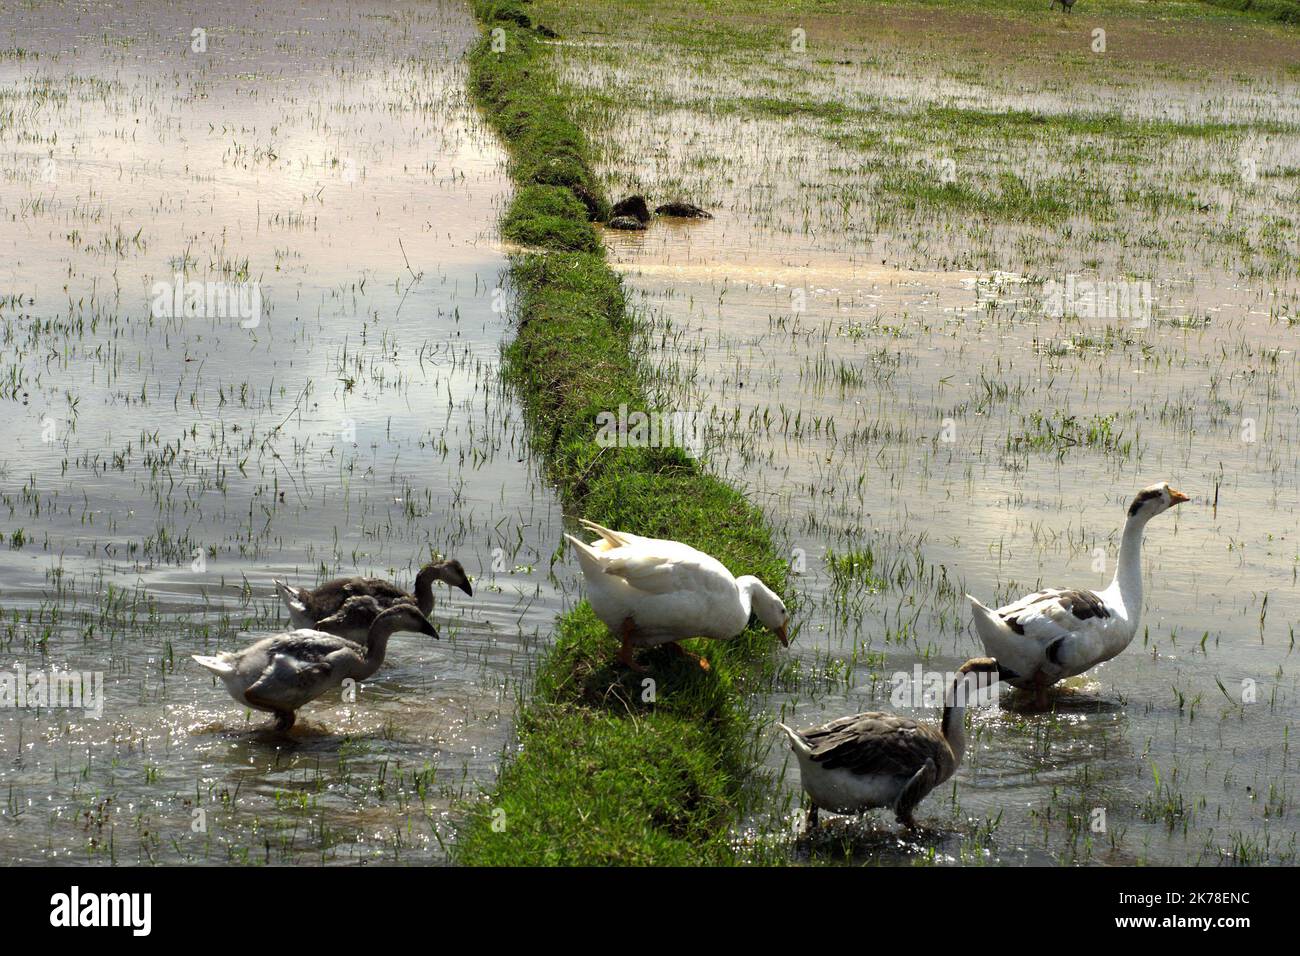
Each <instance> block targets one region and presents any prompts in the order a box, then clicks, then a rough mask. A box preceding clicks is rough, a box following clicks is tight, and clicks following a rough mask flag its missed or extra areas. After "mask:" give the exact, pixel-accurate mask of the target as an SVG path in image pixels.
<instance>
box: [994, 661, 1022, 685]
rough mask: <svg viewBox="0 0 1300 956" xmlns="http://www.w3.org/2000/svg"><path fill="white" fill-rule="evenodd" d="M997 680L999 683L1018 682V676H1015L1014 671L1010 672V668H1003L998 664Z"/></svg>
mask: <svg viewBox="0 0 1300 956" xmlns="http://www.w3.org/2000/svg"><path fill="white" fill-rule="evenodd" d="M998 680H1000V681H1003V680H1020V675H1019V674H1017V673H1016V672H1015V671H1013V670H1011V669H1010V668H1006V667H1003V666H1002V665H1001V664H999V665H998Z"/></svg>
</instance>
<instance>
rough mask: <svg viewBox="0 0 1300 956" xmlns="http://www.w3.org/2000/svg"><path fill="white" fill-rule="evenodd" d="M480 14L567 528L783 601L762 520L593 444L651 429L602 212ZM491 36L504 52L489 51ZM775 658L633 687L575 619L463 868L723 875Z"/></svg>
mask: <svg viewBox="0 0 1300 956" xmlns="http://www.w3.org/2000/svg"><path fill="white" fill-rule="evenodd" d="M474 8H475V14H476V15H477V16H478V18H479V20H480V21H481V22H482V24H483V25H484V27H485V28H486V29H487V31H488V33H487V35H485V37H484V38H483V40H482V41H480V43H479V44H478V45H477V46H476V47H475V48H474V50H473V51H472V52H471V55H470V75H471V88H472V91H473V95H474V96H475V97H476V99H477V101H478V103H479V105H480V107H481V108H482V110H483V111H484V113H485V114H486V116H487V117H488V120H489V122H490V123H491V124H492V125H493V126H494V127H495V128H496V130H497V131H498V133H499V134H500V136H501V138H502V140H503V141H504V142H505V144H506V146H507V148H508V150H509V153H510V157H511V171H512V176H513V178H514V180H515V183H516V185H517V191H516V193H515V196H514V198H513V200H512V202H511V203H510V206H509V208H508V209H507V211H506V214H505V217H504V219H503V221H502V232H503V234H504V235H505V236H506V238H508V239H510V240H513V241H516V242H519V243H521V244H525V245H527V246H528V247H529V248H530V250H531V251H528V252H526V253H523V254H521V255H518V256H517V257H515V259H514V260H513V263H512V279H513V282H514V285H515V287H516V292H517V303H518V313H519V329H518V334H517V336H516V338H515V340H514V341H513V343H512V344H511V345H510V346H509V347H508V349H507V354H506V370H507V375H508V376H509V377H510V378H511V379H512V381H513V383H514V384H515V386H516V387H517V388H518V390H519V392H520V394H521V396H522V399H523V405H524V409H525V414H526V417H527V421H528V425H529V429H530V434H531V436H532V442H533V447H534V448H535V449H537V450H538V451H539V452H541V454H542V455H543V459H544V462H545V467H546V469H547V472H548V475H549V477H550V478H551V480H552V481H554V483H555V484H556V486H557V487H558V488H559V491H560V494H561V497H562V499H563V501H564V504H565V507H566V510H567V511H568V512H569V513H571V514H580V515H583V516H585V517H589V518H591V519H593V520H595V521H598V522H600V523H601V524H605V525H608V526H611V527H615V528H623V529H626V530H629V531H635V532H638V533H640V534H646V535H651V536H658V537H671V538H676V539H679V540H682V541H686V542H688V543H690V544H692V545H694V546H696V547H698V548H701V549H703V550H705V551H707V552H709V553H711V554H714V555H716V556H718V558H720V559H721V560H722V561H723V562H724V563H725V564H726V565H727V566H728V567H729V568H731V569H732V571H733V572H735V573H742V572H743V573H753V574H757V575H759V576H760V577H761V578H763V580H765V581H766V582H768V583H769V584H770V585H771V586H772V587H774V588H775V589H777V590H780V589H782V587H783V585H784V580H785V565H784V562H783V561H782V560H781V558H780V556H779V555H778V554H777V553H776V551H775V549H774V548H773V545H772V541H771V536H770V534H769V532H768V530H767V528H766V526H765V525H764V522H763V519H762V517H761V515H760V513H759V512H758V511H757V510H756V509H755V508H754V507H752V506H751V505H750V504H749V503H748V502H747V501H746V500H745V498H744V497H743V496H742V495H741V494H740V493H739V492H737V491H736V490H735V489H734V488H732V487H730V486H729V485H726V484H724V483H722V482H720V481H718V480H717V479H715V478H713V477H710V476H709V475H707V474H705V473H704V472H703V471H702V470H701V469H700V467H699V466H698V464H697V463H696V462H695V461H694V460H693V459H691V458H690V457H689V456H687V455H686V454H685V453H684V452H683V451H682V450H680V449H677V448H602V447H599V446H598V445H597V443H596V441H595V436H596V430H597V426H596V416H597V414H598V413H600V412H602V411H606V410H615V409H618V407H619V406H620V405H624V404H626V405H627V406H628V407H629V408H630V409H643V410H647V411H648V410H650V407H649V401H648V397H647V394H646V392H645V389H644V387H643V385H642V380H641V376H640V375H639V374H638V370H637V367H636V361H635V359H634V358H633V355H632V334H633V325H632V320H631V318H630V316H629V314H628V311H627V307H626V304H625V302H624V297H623V290H622V286H621V284H620V282H619V279H618V277H617V276H616V275H615V274H614V273H613V272H612V271H611V270H610V269H609V268H608V267H607V266H606V263H605V260H604V255H603V248H602V246H601V244H600V241H599V238H598V237H597V236H596V234H595V232H594V231H593V229H592V227H591V224H590V222H589V219H590V218H592V217H599V216H600V215H602V214H603V213H604V212H606V211H607V210H608V204H607V203H606V201H605V200H604V198H603V197H602V196H601V190H600V186H599V184H598V182H597V180H596V178H595V176H594V175H593V174H592V172H591V169H590V166H589V163H588V146H587V142H586V140H585V138H584V136H583V134H582V131H581V130H580V129H579V128H578V127H577V126H576V125H575V124H574V123H573V122H572V121H571V120H570V119H569V117H568V115H567V112H566V108H565V103H564V101H563V99H562V96H561V94H560V93H559V92H558V89H557V87H556V85H555V83H554V82H553V80H552V78H551V77H550V76H549V74H548V71H547V69H546V64H545V55H544V50H543V47H542V44H541V41H540V39H539V33H538V29H537V28H536V26H535V25H533V24H532V23H531V21H530V18H529V15H528V9H529V8H528V7H527V6H526V5H522V4H518V3H491V2H482V0H480V2H476V3H475V4H474ZM496 29H500V30H503V31H504V39H505V49H504V51H502V52H493V50H492V40H493V36H492V31H494V30H496ZM501 36H502V34H497V38H498V42H499V40H500V38H501ZM774 644H775V638H774V637H773V636H772V635H771V634H769V633H766V632H760V631H758V630H755V629H750V630H748V631H746V632H745V634H744V635H742V636H741V637H740V638H738V639H736V640H734V641H729V642H709V643H708V646H707V647H698V648H696V649H697V650H699V651H703V652H705V653H706V655H707V657H708V659H709V660H710V662H711V663H712V669H711V670H710V671H708V672H705V671H702V670H701V669H700V668H698V667H697V666H695V665H694V664H693V663H691V662H690V661H688V660H687V659H685V658H680V657H675V656H674V655H672V654H671V653H669V652H665V651H654V652H649V653H643V655H642V657H641V660H642V662H643V663H646V664H648V665H649V666H650V668H651V670H650V672H649V673H648V674H647V675H639V674H632V673H630V672H628V671H626V669H624V668H622V667H621V666H619V665H618V664H617V663H616V662H615V659H614V653H615V649H616V642H615V640H614V638H613V637H612V636H611V635H609V633H608V632H607V631H606V629H605V627H604V626H603V625H602V624H601V623H600V622H599V621H598V620H597V619H596V617H595V615H594V614H593V613H592V611H591V608H590V607H589V606H588V605H587V604H585V603H584V604H582V605H580V606H578V607H577V608H575V609H574V610H572V611H570V612H569V613H567V614H564V615H562V616H561V617H560V618H559V619H558V621H557V626H556V635H555V644H554V646H553V648H552V649H551V650H550V651H549V652H548V653H547V655H546V657H545V658H544V659H543V661H542V662H541V663H540V665H539V670H538V673H537V676H536V680H535V684H534V687H533V696H532V698H531V700H529V701H527V702H524V703H522V705H521V708H520V713H519V717H518V722H517V729H518V736H519V744H520V751H519V753H518V754H517V755H516V756H514V757H513V758H512V759H510V760H508V761H507V762H506V764H505V765H504V767H503V768H502V771H501V776H500V779H499V781H498V783H497V787H496V791H495V793H494V794H493V795H492V797H491V799H490V800H487V801H483V802H481V803H479V804H477V805H476V806H475V807H474V808H473V809H472V810H471V811H470V813H469V814H468V816H467V818H466V821H465V823H464V825H463V826H462V828H461V831H460V833H459V836H458V841H457V846H456V849H455V851H454V859H455V861H456V862H458V863H462V864H471V865H482V864H603V863H645V864H699V863H723V862H728V861H729V860H731V859H733V852H732V850H731V848H730V846H729V845H728V841H727V833H728V830H729V827H730V825H731V824H732V822H733V821H734V820H735V819H736V814H737V809H738V805H739V803H740V799H741V797H742V795H743V781H744V779H745V775H746V772H747V770H748V768H749V766H750V758H749V756H748V754H749V752H750V742H751V739H752V722H751V718H750V717H749V716H748V714H747V712H746V710H745V708H744V706H743V704H742V702H741V699H740V698H741V686H740V685H741V682H742V681H743V679H744V678H745V677H746V676H747V675H749V674H751V673H753V671H754V670H755V669H756V668H757V667H758V666H760V664H761V662H762V661H764V660H766V659H767V658H768V657H769V655H770V653H771V650H772V647H773V646H774ZM646 678H650V679H652V680H653V681H654V684H653V691H654V693H653V695H652V694H650V693H648V691H649V690H650V689H651V687H650V685H648V684H646V683H645V679H646Z"/></svg>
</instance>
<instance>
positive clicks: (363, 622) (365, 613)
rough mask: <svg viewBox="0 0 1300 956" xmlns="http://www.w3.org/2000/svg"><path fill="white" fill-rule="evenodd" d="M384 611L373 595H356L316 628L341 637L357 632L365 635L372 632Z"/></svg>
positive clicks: (320, 621) (318, 622)
mask: <svg viewBox="0 0 1300 956" xmlns="http://www.w3.org/2000/svg"><path fill="white" fill-rule="evenodd" d="M383 610H384V609H383V608H382V607H380V605H379V602H378V601H376V600H375V599H374V598H373V597H372V596H371V595H369V594H356V595H353V596H352V597H350V598H348V599H347V600H346V601H344V602H343V604H342V605H341V606H340V607H339V609H338V610H337V611H335V612H334V613H333V614H331V615H330V616H329V617H323V618H321V619H320V620H319V621H317V622H316V624H315V625H314V626H315V629H316V630H318V631H324V632H325V633H327V634H336V635H339V636H346V635H348V634H356V633H357V632H360V633H362V634H364V633H366V632H368V631H369V630H370V627H371V625H373V624H374V623H375V619H376V618H377V617H379V615H380V614H382V613H383Z"/></svg>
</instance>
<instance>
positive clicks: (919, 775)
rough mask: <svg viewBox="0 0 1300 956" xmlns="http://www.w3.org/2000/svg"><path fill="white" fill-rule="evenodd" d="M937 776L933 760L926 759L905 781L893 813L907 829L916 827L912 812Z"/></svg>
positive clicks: (931, 786) (932, 787)
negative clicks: (909, 778)
mask: <svg viewBox="0 0 1300 956" xmlns="http://www.w3.org/2000/svg"><path fill="white" fill-rule="evenodd" d="M937 777H938V772H937V770H936V769H935V766H934V761H933V760H926V762H925V766H923V767H922V768H921V769H920V770H918V771H917V772H916V773H914V774H913V775H912V779H911V780H909V781H907V784H906V786H904V787H903V790H902V792H901V793H900V794H899V795H898V802H897V803H896V804H895V805H894V815H895V816H897V817H898V822H899V823H901V824H902V825H903V826H905V827H907V828H908V829H909V830H915V829H916V818H915V817H914V816H912V814H913V812H914V811H915V810H916V807H917V805H918V804H919V803H920V802H921V801H922V800H924V799H925V795H926V794H927V793H929V792H930V791H931V790H933V789H934V785H935V783H936V782H937Z"/></svg>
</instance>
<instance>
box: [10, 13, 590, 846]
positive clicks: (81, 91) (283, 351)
mask: <svg viewBox="0 0 1300 956" xmlns="http://www.w3.org/2000/svg"><path fill="white" fill-rule="evenodd" d="M475 35H476V34H475V31H474V27H473V24H472V21H471V19H470V17H469V14H468V11H467V10H466V9H464V8H463V7H462V6H461V5H459V4H456V3H452V2H441V0H439V2H434V3H429V4H417V5H400V4H386V3H358V2H346V3H344V2H330V3H323V4H313V5H310V6H307V7H302V6H300V5H298V4H292V3H278V2H276V3H269V4H268V3H263V4H257V5H235V6H233V7H232V8H229V9H228V8H226V7H223V6H222V5H220V4H217V5H212V4H181V5H170V4H169V5H161V4H149V3H133V2H127V3H118V4H103V3H97V2H92V0H85V2H66V3H54V4H8V5H6V6H5V7H4V9H3V11H2V12H0V215H2V218H3V222H4V226H3V229H0V248H2V249H3V262H4V265H3V266H0V295H2V296H3V297H2V298H0V336H2V337H3V353H2V354H3V358H2V359H0V401H3V420H2V421H0V444H2V445H3V447H4V449H5V451H4V453H3V454H2V455H0V530H2V532H3V535H2V537H3V543H2V545H0V577H2V581H0V609H2V613H0V669H3V670H5V671H9V672H19V671H20V670H21V669H26V671H27V672H28V673H34V672H37V671H48V670H49V669H58V670H60V671H66V670H75V671H85V672H93V673H98V674H101V675H102V680H103V687H104V692H105V698H106V699H105V700H104V701H103V709H102V715H101V716H99V717H98V718H96V717H94V716H92V715H90V714H88V713H86V712H85V711H84V710H69V709H57V710H56V709H49V708H31V707H29V708H24V709H15V708H6V709H3V710H0V797H2V798H3V799H2V800H0V855H3V857H4V859H5V860H6V861H8V862H15V863H30V862H55V863H85V862H91V863H109V862H112V863H137V862H199V863H213V864H219V863H230V862H237V863H244V862H247V863H264V862H266V863H281V864H282V863H297V862H307V863H312V862H324V863H333V862H342V863H348V862H360V861H388V862H427V861H437V860H440V859H443V858H444V856H445V850H446V846H445V843H446V840H447V837H448V834H449V831H450V826H449V823H448V819H449V814H450V813H451V811H452V807H453V804H454V802H455V800H456V799H457V798H459V797H461V796H470V797H472V796H474V795H475V793H476V792H477V787H478V785H479V784H489V785H490V784H491V782H492V781H493V780H494V779H495V773H496V767H497V765H498V763H499V759H500V756H501V751H502V748H503V746H505V745H506V744H507V742H508V740H509V735H510V725H511V718H512V715H513V712H514V706H515V703H516V694H517V692H518V688H519V686H520V683H521V681H523V680H524V679H525V678H526V677H527V674H528V672H529V666H530V662H531V660H532V659H533V654H534V651H535V649H536V647H537V644H538V643H539V641H540V640H541V639H542V638H543V637H544V636H545V635H546V634H548V633H549V629H550V622H551V620H552V619H553V617H554V614H555V612H556V610H557V608H558V606H559V603H560V596H561V594H560V592H561V589H562V587H563V585H564V580H567V579H562V578H561V577H556V576H555V575H553V574H552V567H551V554H552V552H553V551H554V547H555V541H556V540H558V539H559V512H558V509H557V506H556V503H555V502H554V500H553V499H552V497H551V495H550V493H549V490H548V489H547V487H545V486H544V485H541V484H539V483H538V482H537V481H536V480H535V478H534V473H533V468H532V466H531V465H530V464H529V460H528V457H527V454H526V448H525V445H524V439H523V435H522V432H521V427H520V425H519V415H518V412H517V409H516V408H515V407H514V406H513V404H512V401H511V399H510V397H509V395H507V394H506V393H505V392H503V390H502V387H501V385H500V384H499V381H498V376H497V365H498V356H499V346H500V343H501V341H502V340H503V338H504V337H505V336H506V333H507V320H508V308H507V306H508V304H509V303H508V301H507V300H506V299H505V298H504V294H503V293H502V292H501V291H500V287H501V285H502V277H503V273H504V268H505V261H504V258H503V256H502V254H501V253H500V251H499V249H498V247H497V245H496V236H495V233H494V228H495V223H496V221H497V217H498V216H499V214H500V206H501V203H502V201H503V197H504V196H505V194H506V193H507V190H508V182H507V180H506V178H505V175H504V169H503V154H502V152H501V150H500V147H499V145H498V144H497V143H496V142H495V141H494V140H493V139H492V137H491V136H490V135H489V134H488V133H487V132H486V131H485V130H484V128H483V127H482V126H481V124H480V121H479V119H478V117H477V115H476V114H475V113H474V111H473V110H472V108H471V107H470V105H469V104H468V103H467V101H466V97H465V91H464V75H465V67H464V65H463V63H462V62H461V56H462V54H463V51H464V49H465V48H466V46H467V45H468V44H469V43H470V42H471V41H472V39H473V38H474V36H475ZM178 276H179V279H178V278H177V277H178ZM178 283H179V284H180V290H179V291H177V285H178ZM190 283H196V284H198V286H197V287H198V289H199V290H200V294H199V295H198V296H197V298H191V297H190V296H189V289H190V286H189V284H190ZM159 284H161V286H162V288H161V289H160V288H159ZM222 296H224V298H223V297H222ZM433 554H444V555H449V556H455V557H457V558H459V559H460V560H461V561H462V562H463V563H464V565H465V567H466V569H467V571H468V572H469V573H470V575H471V577H472V578H473V580H474V591H475V593H474V596H473V597H472V598H470V597H466V596H465V595H463V594H461V593H460V592H458V591H452V590H450V589H447V588H445V587H443V586H441V585H439V590H438V592H437V594H436V599H437V603H436V606H435V609H434V612H433V614H432V617H433V620H434V622H435V624H436V626H437V627H438V628H439V630H440V632H441V635H442V640H441V641H440V642H433V641H431V640H429V639H428V638H425V637H423V636H420V635H415V634H400V635H398V636H397V637H395V638H394V641H393V643H392V645H391V646H390V649H389V654H388V661H387V663H386V664H385V666H384V668H383V669H382V670H381V671H380V672H379V673H378V674H376V675H375V677H374V678H372V679H371V680H370V681H368V682H367V683H366V684H365V685H364V686H363V687H362V688H361V689H360V692H359V695H358V698H357V700H356V702H355V703H344V702H343V701H341V700H333V699H330V700H324V699H323V700H321V701H318V702H316V703H314V704H312V705H309V706H308V707H307V708H305V709H304V710H303V712H302V713H301V715H300V724H299V727H297V728H295V730H294V733H293V736H292V738H291V739H289V740H287V741H286V740H285V739H283V738H277V737H275V736H273V735H268V734H265V733H263V732H261V731H260V730H259V729H258V728H259V727H261V726H263V725H265V724H266V723H268V717H267V715H265V714H260V713H252V714H250V713H249V712H248V711H247V710H246V709H245V708H243V707H242V706H241V705H238V704H236V703H235V702H234V701H232V700H231V699H230V698H229V697H228V696H227V694H226V692H225V690H224V688H222V687H221V686H220V685H219V684H218V683H217V682H215V681H214V680H213V678H212V677H211V676H210V675H209V674H208V673H206V672H205V671H203V670H201V669H200V668H199V667H198V666H197V665H195V664H194V663H193V662H192V661H191V660H190V655H191V654H194V653H212V652H215V651H217V650H223V649H232V648H235V647H238V646H240V645H242V644H245V643H248V642H249V641H250V639H252V637H253V636H255V635H263V634H267V633H274V632H275V631H276V630H278V629H283V626H284V625H285V624H287V618H286V616H285V613H284V611H283V609H282V608H281V607H280V605H279V602H278V601H277V599H276V597H275V592H274V589H273V587H272V579H273V578H276V577H281V578H285V579H287V580H289V581H291V582H295V583H298V584H308V585H310V584H313V583H315V582H317V581H320V580H324V579H327V578H329V577H334V576H337V575H350V574H354V573H371V574H377V575H382V576H385V577H389V578H392V579H395V580H397V581H398V582H399V583H402V584H405V585H406V586H408V587H409V586H411V585H412V583H413V578H414V575H415V572H416V570H417V569H418V568H419V566H420V565H422V564H423V563H425V562H426V561H427V560H429V557H430V555H433ZM565 573H566V569H564V567H563V566H562V565H561V566H559V567H557V569H556V571H555V574H558V575H561V576H563V575H564V574H565Z"/></svg>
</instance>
